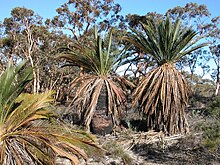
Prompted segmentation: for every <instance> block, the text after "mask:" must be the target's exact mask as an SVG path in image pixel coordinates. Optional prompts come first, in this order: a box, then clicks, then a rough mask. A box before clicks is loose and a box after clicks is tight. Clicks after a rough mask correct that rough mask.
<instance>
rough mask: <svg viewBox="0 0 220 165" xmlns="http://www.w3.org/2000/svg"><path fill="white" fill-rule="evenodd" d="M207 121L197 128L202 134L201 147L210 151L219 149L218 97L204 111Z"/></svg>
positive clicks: (219, 99) (219, 101) (219, 107)
mask: <svg viewBox="0 0 220 165" xmlns="http://www.w3.org/2000/svg"><path fill="white" fill-rule="evenodd" d="M205 113H206V115H207V118H208V119H207V121H206V122H205V123H201V124H199V125H198V126H197V129H198V130H200V131H202V132H203V145H204V146H206V147H208V148H209V149H211V150H213V151H214V150H217V149H218V148H220V97H219V96H217V97H214V98H213V100H212V101H211V103H210V104H209V105H208V107H207V108H206V109H205Z"/></svg>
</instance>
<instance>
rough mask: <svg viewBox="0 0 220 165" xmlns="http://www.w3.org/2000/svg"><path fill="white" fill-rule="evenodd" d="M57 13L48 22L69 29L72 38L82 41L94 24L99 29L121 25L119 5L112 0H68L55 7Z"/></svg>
mask: <svg viewBox="0 0 220 165" xmlns="http://www.w3.org/2000/svg"><path fill="white" fill-rule="evenodd" d="M56 11H57V13H58V15H57V16H55V17H54V18H53V19H52V20H49V19H48V20H47V23H48V24H52V25H53V26H54V27H57V28H62V29H64V30H69V31H70V32H71V35H72V36H73V39H74V40H81V41H80V42H83V41H84V40H85V39H86V38H85V37H84V36H89V35H91V34H92V31H91V29H93V26H94V25H96V26H98V27H99V29H102V30H107V29H109V28H110V27H112V26H119V25H122V24H121V23H122V21H123V16H122V15H119V12H120V11H121V6H120V5H119V4H117V3H114V0H90V1H87V0H68V2H67V3H64V4H63V5H61V7H59V8H57V9H56Z"/></svg>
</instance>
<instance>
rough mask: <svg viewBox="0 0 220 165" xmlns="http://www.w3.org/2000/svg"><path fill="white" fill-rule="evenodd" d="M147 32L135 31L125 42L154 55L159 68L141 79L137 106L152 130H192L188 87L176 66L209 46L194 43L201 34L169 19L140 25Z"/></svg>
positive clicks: (137, 94)
mask: <svg viewBox="0 0 220 165" xmlns="http://www.w3.org/2000/svg"><path fill="white" fill-rule="evenodd" d="M140 24H141V26H142V28H143V32H139V31H136V30H134V29H132V31H133V33H132V34H130V35H128V36H126V37H125V38H124V39H125V40H126V41H128V42H130V43H131V44H133V45H135V46H136V47H138V48H139V49H140V50H141V51H143V52H145V53H146V54H148V55H150V56H152V58H153V59H154V60H155V61H156V63H157V67H156V68H155V69H153V70H151V71H149V73H147V74H146V76H145V77H144V78H143V79H142V80H141V82H140V83H139V85H138V86H137V88H136V90H135V91H134V93H133V98H134V105H137V104H140V106H141V107H142V110H143V112H144V113H145V114H146V117H147V122H148V126H149V128H151V129H156V130H163V131H164V132H166V133H169V134H174V133H183V132H186V131H188V123H187V120H186V117H185V113H184V110H185V107H186V105H187V101H188V95H187V92H188V87H187V82H186V81H185V80H184V78H183V77H182V75H181V74H180V72H179V71H178V70H177V69H176V66H175V63H176V62H177V61H178V60H180V59H181V58H182V57H183V56H185V55H187V54H189V53H190V52H192V51H194V50H196V49H199V48H201V47H203V46H204V45H205V44H198V45H196V46H194V45H195V43H196V42H194V39H195V36H196V35H197V33H196V32H195V31H194V30H192V29H190V28H189V29H187V28H183V27H182V26H181V22H180V20H179V19H177V20H176V21H175V22H172V21H171V20H170V18H169V17H167V18H166V20H163V21H160V22H159V23H156V22H155V21H154V20H153V19H149V20H148V21H147V22H146V23H142V22H140Z"/></svg>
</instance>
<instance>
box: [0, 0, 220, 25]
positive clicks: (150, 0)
mask: <svg viewBox="0 0 220 165" xmlns="http://www.w3.org/2000/svg"><path fill="white" fill-rule="evenodd" d="M66 2H68V0H0V6H1V10H0V21H3V20H4V18H6V17H10V12H11V10H12V9H13V8H15V7H25V8H28V9H32V10H33V11H34V12H35V14H39V15H40V16H41V17H43V18H44V19H46V18H53V16H55V15H56V14H57V13H56V9H57V8H58V7H60V6H61V5H62V4H64V3H66ZM114 2H115V3H119V4H120V5H121V7H122V11H121V14H122V15H124V16H125V15H126V14H129V13H130V14H138V15H145V14H147V13H148V12H157V13H160V14H165V13H166V11H167V10H168V9H172V8H174V7H176V6H182V7H184V6H185V5H186V4H187V3H189V2H194V3H197V4H205V5H206V6H207V8H208V10H209V12H210V13H211V17H215V16H220V9H219V7H220V0H114Z"/></svg>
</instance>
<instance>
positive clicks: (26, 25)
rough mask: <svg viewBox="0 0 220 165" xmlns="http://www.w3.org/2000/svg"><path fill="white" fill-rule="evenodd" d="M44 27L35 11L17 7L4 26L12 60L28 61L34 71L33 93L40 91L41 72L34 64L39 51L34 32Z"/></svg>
mask: <svg viewBox="0 0 220 165" xmlns="http://www.w3.org/2000/svg"><path fill="white" fill-rule="evenodd" d="M41 25H42V18H41V17H39V16H38V15H35V14H34V11H32V10H30V9H26V8H21V7H17V8H14V9H13V10H12V11H11V17H10V18H5V20H4V26H5V29H6V30H5V33H6V34H7V39H8V40H9V42H10V47H9V48H10V49H11V52H10V53H11V54H10V56H11V58H17V56H18V57H20V58H23V59H27V60H28V61H29V62H30V64H31V66H32V67H33V68H34V69H33V76H34V80H33V81H34V84H33V92H34V93H36V92H37V89H38V87H37V86H38V82H37V79H38V77H37V75H38V73H37V72H39V71H38V70H37V68H36V65H35V62H34V52H35V51H36V49H37V44H38V36H37V35H35V33H34V31H35V30H36V28H38V27H39V26H41Z"/></svg>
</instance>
